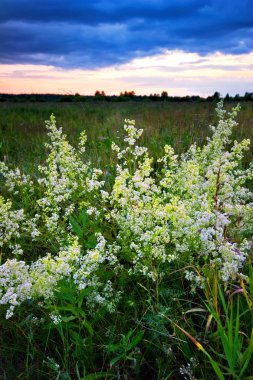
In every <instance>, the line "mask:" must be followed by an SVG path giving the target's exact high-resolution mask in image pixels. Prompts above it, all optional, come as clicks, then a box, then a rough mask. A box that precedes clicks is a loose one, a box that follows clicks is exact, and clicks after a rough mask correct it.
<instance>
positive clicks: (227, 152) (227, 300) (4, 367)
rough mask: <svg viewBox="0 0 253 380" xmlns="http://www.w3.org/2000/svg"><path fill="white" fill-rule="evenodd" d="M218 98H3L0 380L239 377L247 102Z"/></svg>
mask: <svg viewBox="0 0 253 380" xmlns="http://www.w3.org/2000/svg"><path fill="white" fill-rule="evenodd" d="M215 106H216V104H211V103H194V104H186V103H185V104H182V103H173V104H169V103H163V102H161V103H159V102H157V103H156V104H151V103H137V102H132V103H123V104H118V103H115V104H113V103H110V104H108V103H101V102H100V103H92V104H82V103H81V102H80V103H76V104H75V103H71V104H68V103H64V104H59V103H41V104H38V103H36V104H32V103H27V104H14V103H7V102H5V103H0V264H1V265H0V379H1V380H2V379H3V380H14V379H19V380H34V379H36V380H96V379H105V380H107V379H113V380H146V379H147V380H169V379H171V380H180V379H183V380H206V379H218V380H252V373H253V363H252V354H253V270H252V262H253V236H252V233H253V229H252V226H253V207H252V204H253V203H252V198H253V194H252V192H251V190H250V189H252V187H253V164H252V161H253V150H252V145H251V146H250V145H249V141H248V140H244V141H242V140H243V139H251V140H252V141H253V103H252V102H248V103H247V102H245V103H243V104H242V105H241V111H239V109H238V108H236V107H235V108H234V109H233V111H232V112H231V104H229V106H228V108H229V110H227V105H225V108H222V105H221V104H220V105H219V106H218V108H217V109H216V111H215ZM225 110H226V111H227V112H226V111H225ZM52 113H53V114H54V115H55V117H56V123H55V119H54V117H51V119H50V121H49V122H48V123H47V129H46V127H45V120H48V119H49V118H50V115H51V114H52ZM125 119H129V120H130V121H126V122H125V126H124V120H125ZM131 120H136V124H134V122H132V121H131ZM235 120H237V121H238V123H239V124H238V125H237V126H236V122H235ZM209 125H215V126H216V127H215V128H212V130H211V128H209ZM59 127H62V129H63V132H64V133H65V134H66V135H67V137H65V136H64V135H62V133H61V130H60V129H59ZM139 128H141V129H143V133H142V131H141V130H139ZM83 130H86V133H87V142H86V135H84V134H82V133H81V132H82V131H83ZM80 133H81V138H80V139H78V137H79V135H80ZM207 137H209V138H208V140H207V139H206V138H207ZM233 140H237V141H238V142H236V141H233ZM78 141H79V143H78ZM241 141H242V142H241ZM45 142H46V148H45V147H44V144H45ZM194 142H196V143H197V146H198V148H197V147H195V146H191V145H192V144H193V143H194ZM169 145H171V146H172V147H173V148H174V150H175V152H174V151H173V150H172V149H171V148H170V146H169ZM73 146H74V147H75V149H73ZM143 146H144V147H143ZM145 146H146V147H147V148H148V150H146V149H145ZM190 146H191V147H190ZM180 153H183V154H182V155H180ZM152 157H153V159H152ZM16 167H19V168H20V170H19V169H16ZM98 169H101V170H98Z"/></svg>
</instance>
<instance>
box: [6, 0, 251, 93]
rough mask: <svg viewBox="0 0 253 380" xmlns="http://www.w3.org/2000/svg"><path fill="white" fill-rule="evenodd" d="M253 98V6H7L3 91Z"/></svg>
mask: <svg viewBox="0 0 253 380" xmlns="http://www.w3.org/2000/svg"><path fill="white" fill-rule="evenodd" d="M96 90H104V91H105V92H106V94H118V93H120V92H121V91H131V90H134V91H135V92H136V94H150V93H160V92H161V91H163V90H166V91H167V92H168V93H169V95H179V96H180V95H181V96H183V95H193V94H195V95H201V96H207V95H211V94H213V93H214V92H215V91H219V92H220V93H221V94H222V95H224V96H225V95H226V93H229V94H231V95H235V94H237V93H239V94H244V93H245V92H246V91H247V92H252V91H253V0H241V1H238V0H36V1H35V0H1V1H0V93H62V94H75V93H76V92H78V93H80V94H86V95H92V94H94V92H95V91H96Z"/></svg>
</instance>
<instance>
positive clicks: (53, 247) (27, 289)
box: [0, 103, 253, 323]
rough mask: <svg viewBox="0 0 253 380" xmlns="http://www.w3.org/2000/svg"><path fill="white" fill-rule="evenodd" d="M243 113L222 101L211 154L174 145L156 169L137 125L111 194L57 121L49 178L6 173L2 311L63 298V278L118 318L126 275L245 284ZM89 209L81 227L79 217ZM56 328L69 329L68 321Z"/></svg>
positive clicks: (250, 199) (248, 235) (1, 219)
mask: <svg viewBox="0 0 253 380" xmlns="http://www.w3.org/2000/svg"><path fill="white" fill-rule="evenodd" d="M238 111H239V107H236V108H234V109H233V110H232V112H230V113H227V112H226V111H225V110H224V109H223V107H222V103H220V104H219V105H218V109H217V113H218V116H219V122H218V125H217V126H216V127H212V128H211V129H212V131H213V135H212V137H211V138H209V139H208V141H207V143H206V145H205V146H204V147H203V148H199V147H197V146H196V145H192V146H191V147H190V148H189V150H188V151H187V152H186V153H185V154H183V155H181V156H178V155H175V153H174V150H173V148H172V147H170V146H168V145H166V146H165V147H164V155H163V157H161V158H160V159H159V160H158V161H157V162H156V166H155V167H156V170H154V160H153V158H151V157H149V154H148V150H147V148H145V147H142V146H138V145H136V143H137V140H138V139H139V138H140V136H141V134H142V132H143V131H142V130H141V129H140V130H138V129H137V128H136V127H135V124H134V122H133V121H129V120H127V121H126V124H125V126H124V130H125V133H126V135H125V137H124V147H123V149H121V148H120V147H119V146H118V145H116V144H115V143H113V144H112V149H113V150H114V151H115V152H116V156H117V157H116V159H117V163H116V164H115V173H116V174H115V178H114V181H113V183H112V184H111V185H110V186H107V184H106V183H105V180H106V179H104V178H103V173H102V171H101V170H99V169H95V168H93V167H92V165H91V164H90V163H89V162H85V160H84V159H83V157H84V154H85V142H86V135H85V133H82V134H81V137H80V142H79V146H78V148H77V149H74V148H73V147H72V146H71V145H70V144H69V142H68V141H67V139H66V136H65V135H64V134H63V133H62V130H61V128H57V126H56V122H55V118H54V117H53V116H52V117H51V119H50V121H49V122H47V128H48V137H49V142H48V143H47V145H46V148H47V151H48V157H47V160H46V162H45V165H44V166H40V167H39V172H40V176H39V178H36V177H35V178H33V179H32V178H31V177H30V176H26V175H23V174H21V171H19V169H16V170H15V171H11V170H9V169H8V168H7V166H6V165H5V164H1V166H0V169H1V170H0V174H1V176H2V178H3V179H4V185H5V187H6V188H7V190H8V191H7V194H9V193H11V197H12V198H11V200H10V199H5V197H4V196H1V197H0V249H1V251H2V252H1V257H2V263H1V264H2V265H1V266H0V278H1V282H0V303H1V304H2V305H8V310H7V315H6V317H7V318H8V317H10V316H11V315H12V314H13V310H14V308H15V307H16V306H18V305H19V304H21V303H22V302H23V301H24V300H27V299H37V300H40V302H41V301H43V299H44V300H46V301H48V300H50V299H54V297H57V291H58V290H59V287H60V284H61V280H63V279H64V280H66V281H67V282H69V283H71V284H72V286H74V287H75V289H76V292H77V293H78V292H79V293H80V292H82V291H83V290H84V289H89V291H88V292H87V297H86V303H87V308H88V309H89V310H93V309H94V308H96V307H99V306H103V307H107V309H108V310H110V311H113V310H114V309H115V307H116V305H117V302H119V299H120V295H121V293H122V289H121V288H120V286H119V284H118V279H119V278H120V276H124V278H126V276H136V275H137V276H139V277H138V278H139V279H140V278H144V279H146V281H151V282H152V281H153V282H156V281H161V280H162V279H163V278H166V275H168V274H169V273H170V270H171V267H172V266H173V265H174V263H177V265H178V266H181V267H185V266H188V269H189V267H192V268H193V269H192V270H188V271H186V272H185V276H186V278H187V279H188V280H190V281H192V282H194V283H195V284H196V285H198V286H202V284H203V282H204V281H205V279H206V278H207V277H208V275H209V274H208V273H209V270H210V268H215V270H216V271H217V272H218V273H219V279H220V281H222V282H223V283H225V284H226V283H228V282H229V281H234V280H235V279H236V278H237V277H238V276H239V277H240V276H243V265H244V263H245V261H246V258H247V255H248V252H249V251H250V250H251V248H252V222H253V207H252V206H253V194H252V192H251V191H250V188H249V187H247V186H246V183H247V182H248V181H252V178H253V165H252V164H251V165H250V166H249V167H248V168H247V169H245V170H242V169H241V165H240V162H241V160H242V158H243V155H244V152H245V151H247V150H248V149H249V144H250V142H249V141H248V140H243V141H242V142H240V143H238V142H237V141H235V142H234V143H233V144H232V143H231V141H230V136H231V133H232V129H233V128H234V127H235V126H236V122H235V117H236V115H237V113H238ZM108 189H110V190H108ZM20 194H22V197H23V208H21V207H20V206H18V205H20V198H17V199H18V201H17V202H15V197H19V196H20ZM3 195H4V194H3ZM83 211H84V212H85V215H86V216H85V218H86V219H85V223H83V224H81V225H79V224H78V222H77V221H76V219H74V217H75V216H76V215H79V214H80V213H82V212H83ZM73 220H74V221H75V225H74V227H73ZM87 220H90V221H91V222H90V224H89V225H88V224H87V223H88V222H87ZM71 222H72V223H71ZM90 234H91V235H94V237H95V240H96V242H95V244H93V243H90V240H89V239H90V236H89V235H90ZM10 252H11V253H12V256H11V257H9V256H8V255H6V253H8V254H9V253H10ZM13 254H14V255H15V256H14V257H13ZM21 255H22V257H21ZM21 258H22V259H21ZM51 319H52V321H53V322H54V323H60V320H61V316H60V315H58V314H57V315H56V314H52V315H51Z"/></svg>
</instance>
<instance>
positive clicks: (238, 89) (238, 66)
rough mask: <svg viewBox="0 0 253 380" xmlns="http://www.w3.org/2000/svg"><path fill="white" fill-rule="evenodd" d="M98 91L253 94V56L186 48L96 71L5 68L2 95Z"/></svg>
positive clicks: (1, 78)
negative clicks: (201, 54)
mask: <svg viewBox="0 0 253 380" xmlns="http://www.w3.org/2000/svg"><path fill="white" fill-rule="evenodd" d="M96 90H104V91H105V93H106V94H108V95H113V94H116V95H117V94H119V93H120V92H121V91H125V90H126V91H130V90H134V91H135V92H136V94H140V95H143V94H147V95H149V94H150V93H161V91H163V90H166V91H168V94H169V95H172V96H173V95H175V96H184V95H194V94H195V95H200V96H208V95H211V94H213V93H214V92H215V91H219V92H220V93H221V94H222V95H223V96H224V95H225V94H226V93H229V94H230V95H235V94H236V93H239V94H244V93H245V92H252V91H253V52H251V53H248V54H239V55H233V54H223V53H219V52H217V53H212V54H208V55H206V56H200V55H199V54H197V53H187V52H184V51H182V50H173V51H168V50H165V51H164V52H163V53H161V54H157V55H153V56H149V57H144V58H136V59H133V60H132V61H130V62H128V63H125V64H121V65H114V66H109V67H106V68H100V69H96V70H91V69H89V70H85V69H64V68H58V67H54V66H47V65H32V64H27V65H24V64H13V65H8V64H1V65H0V93H15V94H20V93H57V94H75V93H79V94H83V95H93V94H94V92H95V91H96Z"/></svg>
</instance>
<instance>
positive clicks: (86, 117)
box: [0, 102, 253, 166]
mask: <svg viewBox="0 0 253 380" xmlns="http://www.w3.org/2000/svg"><path fill="white" fill-rule="evenodd" d="M215 106H216V104H215V103H190V104H189V103H164V102H160V103H159V102H157V103H146V102H143V103H140V102H132V103H116V104H112V103H101V102H97V103H96V102H94V103H93V104H90V103H88V104H85V103H62V104H61V103H39V104H38V103H24V104H15V103H0V141H1V142H2V145H1V150H0V154H1V158H2V159H3V157H8V160H10V161H13V162H14V163H19V164H21V165H23V164H24V165H28V166H29V165H31V164H32V162H33V161H34V160H35V161H36V162H39V161H40V160H41V159H43V157H44V147H43V143H44V141H45V136H46V128H45V120H48V119H49V117H50V115H51V114H52V113H53V114H54V115H55V117H56V120H57V124H58V125H59V126H62V127H63V131H64V132H65V133H66V134H67V136H68V138H69V140H70V142H71V143H73V144H75V143H76V141H77V137H78V135H79V133H80V132H81V131H82V130H83V129H85V130H86V132H87V136H88V141H87V154H88V157H89V158H90V159H91V160H92V162H94V163H95V164H99V165H101V164H102V166H104V165H108V164H109V163H110V160H111V149H110V145H111V141H117V139H118V137H119V135H120V133H121V132H122V128H123V124H124V119H126V118H127V119H134V120H136V125H137V126H138V128H143V129H144V133H143V136H142V143H143V144H144V145H145V146H147V147H148V148H149V150H150V152H151V154H152V155H153V156H154V157H158V156H159V155H160V154H161V153H162V150H163V146H164V145H165V144H171V145H172V146H173V147H174V149H175V151H176V152H178V153H181V152H183V151H185V150H186V149H187V148H188V147H189V146H190V145H191V144H192V143H194V142H197V143H198V144H200V145H202V144H203V143H204V142H205V139H206V137H207V136H208V135H210V129H209V125H210V124H212V123H214V122H215V121H217V118H216V115H215V112H214V109H215ZM231 106H232V105H231V103H229V107H231ZM241 106H242V110H241V112H240V113H239V116H238V123H239V125H238V128H237V129H236V130H235V131H234V134H233V137H234V138H236V139H238V140H239V141H240V140H242V139H243V138H250V139H251V140H252V141H253V102H244V103H242V104H241ZM118 131H119V133H118ZM251 152H252V150H251ZM251 158H252V153H248V154H247V158H246V161H249V160H250V159H251Z"/></svg>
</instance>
